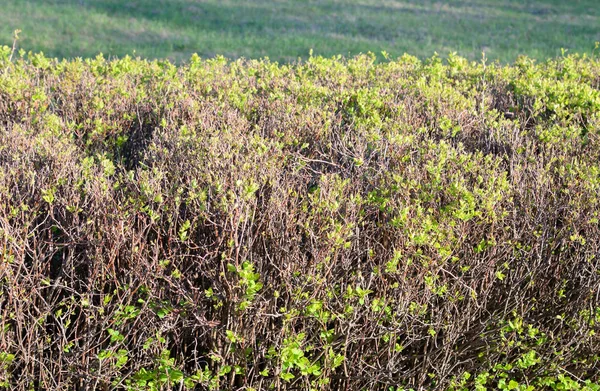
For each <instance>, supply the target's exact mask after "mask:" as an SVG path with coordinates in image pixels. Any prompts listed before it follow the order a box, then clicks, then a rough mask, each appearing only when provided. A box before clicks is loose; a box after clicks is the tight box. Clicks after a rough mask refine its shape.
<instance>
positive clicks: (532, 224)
mask: <svg viewBox="0 0 600 391" xmlns="http://www.w3.org/2000/svg"><path fill="white" fill-rule="evenodd" d="M9 57H10V49H8V48H4V49H3V50H2V51H0V258H1V262H0V382H1V384H2V385H1V386H0V388H2V387H4V388H5V389H10V390H26V389H33V390H109V389H111V390H112V389H115V390H124V389H128V390H168V389H174V390H184V389H190V390H191V389H198V390H204V389H210V390H217V389H220V390H230V389H244V390H267V389H275V390H292V389H303V390H309V389H316V390H363V389H364V390H400V389H403V388H406V389H408V388H414V389H431V390H441V389H446V390H464V389H478V390H482V389H485V388H489V389H509V390H510V389H514V390H533V389H544V388H547V389H586V390H597V389H599V386H598V385H597V382H598V381H600V374H599V370H600V337H599V334H598V333H599V332H600V297H599V296H600V272H599V270H600V268H599V266H600V222H599V221H600V198H599V197H600V60H599V59H596V58H586V57H579V56H568V57H563V58H560V59H557V60H551V61H548V62H546V63H543V64H535V63H534V62H533V61H532V60H530V59H527V58H521V59H519V60H518V61H517V62H516V63H515V64H514V65H511V66H501V65H498V64H486V63H485V62H480V63H469V62H467V61H466V60H464V59H462V58H459V57H456V56H450V57H449V58H448V59H447V60H444V61H441V60H440V59H438V58H432V59H430V60H427V61H424V62H421V61H419V60H417V59H416V58H414V57H410V56H404V57H402V58H400V59H398V60H394V61H387V62H384V63H381V64H375V63H374V58H373V57H372V56H368V55H367V56H360V57H356V58H353V59H348V60H344V59H341V58H334V59H325V58H317V57H313V58H310V59H309V60H308V61H306V62H303V63H300V64H294V65H278V64H275V63H271V62H269V61H268V60H264V61H242V60H241V61H236V62H231V61H227V60H225V59H222V58H216V59H212V60H201V59H199V58H197V57H196V56H194V57H192V58H191V60H190V61H189V63H188V64H187V65H185V66H181V67H176V66H174V65H172V64H170V63H168V62H161V61H153V62H148V61H143V60H134V59H130V58H124V59H121V60H114V61H107V60H105V59H103V58H102V57H98V58H96V59H90V60H74V61H62V62H58V61H56V60H51V59H47V58H45V57H44V56H43V55H41V54H29V55H25V56H22V57H21V58H19V59H14V58H13V59H12V61H9ZM15 57H18V56H15Z"/></svg>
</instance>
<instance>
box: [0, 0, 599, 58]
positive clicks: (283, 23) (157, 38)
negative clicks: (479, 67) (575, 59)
mask: <svg viewBox="0 0 600 391" xmlns="http://www.w3.org/2000/svg"><path fill="white" fill-rule="evenodd" d="M2 3H3V5H2V11H1V12H0V44H10V43H11V40H12V38H11V37H12V31H13V30H15V29H20V30H22V33H21V41H20V46H21V47H23V48H25V49H27V50H34V51H43V52H44V53H46V54H47V55H51V56H57V57H65V58H73V57H90V56H95V55H97V54H98V53H100V52H102V53H104V54H105V55H108V56H124V55H125V54H135V55H140V56H142V57H148V58H169V59H171V60H174V61H177V62H180V61H182V60H186V59H188V58H189V56H190V55H191V54H192V53H198V54H199V55H201V56H202V57H211V56H214V55H216V54H223V55H225V56H226V57H230V58H238V57H247V58H257V57H265V56H268V57H269V58H271V59H272V60H275V61H280V62H287V61H294V60H296V59H298V58H299V57H302V58H305V57H307V56H308V55H309V52H310V50H311V49H313V52H314V54H318V55H324V56H332V55H336V54H342V55H346V56H347V55H353V54H357V53H360V52H368V51H371V52H374V53H377V54H380V53H381V52H382V51H386V52H388V53H389V54H390V55H391V56H392V57H397V56H399V55H402V54H403V53H405V52H407V53H409V54H412V55H416V56H419V57H422V58H423V57H430V56H431V55H433V54H434V52H438V53H439V54H440V55H445V54H447V53H449V52H452V51H456V52H457V53H458V54H459V55H462V56H465V57H467V58H469V59H473V60H475V59H479V58H481V53H482V52H485V53H486V56H487V57H488V58H490V59H492V60H496V59H498V60H500V61H502V62H510V61H513V60H514V59H515V58H516V57H517V56H518V55H519V54H526V55H528V56H530V57H534V58H537V59H545V58H548V57H554V56H556V55H559V54H560V53H561V48H564V49H568V51H569V52H579V53H591V52H592V51H593V49H594V44H595V42H596V41H600V7H598V4H597V0H571V1H563V0H539V1H529V0H450V1H441V0H437V1H434V0H245V1H242V0H137V1H136V0H134V1H123V0H3V1H2Z"/></svg>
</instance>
